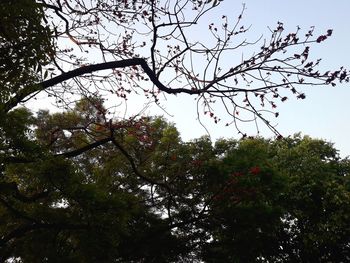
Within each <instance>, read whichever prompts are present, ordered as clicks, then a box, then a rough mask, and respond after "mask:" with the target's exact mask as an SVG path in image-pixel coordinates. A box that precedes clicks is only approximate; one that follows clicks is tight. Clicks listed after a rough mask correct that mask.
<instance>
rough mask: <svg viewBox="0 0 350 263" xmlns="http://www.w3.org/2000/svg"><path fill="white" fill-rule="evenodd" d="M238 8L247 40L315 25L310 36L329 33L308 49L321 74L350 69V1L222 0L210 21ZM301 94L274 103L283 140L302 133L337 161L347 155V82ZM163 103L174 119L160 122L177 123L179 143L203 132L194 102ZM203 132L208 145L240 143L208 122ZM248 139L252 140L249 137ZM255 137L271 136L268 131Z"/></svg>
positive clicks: (230, 130)
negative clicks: (326, 145)
mask: <svg viewBox="0 0 350 263" xmlns="http://www.w3.org/2000/svg"><path fill="white" fill-rule="evenodd" d="M243 3H245V7H246V10H245V13H244V16H243V23H244V24H245V25H251V29H250V33H249V34H250V35H252V36H254V35H255V36H256V37H259V36H260V35H261V34H265V35H267V36H268V35H269V34H270V33H269V30H268V26H269V27H271V28H273V27H274V26H275V25H276V24H277V21H280V22H283V23H284V26H285V28H286V29H290V30H291V31H293V30H295V28H296V27H297V26H300V27H301V28H302V29H305V30H307V29H308V28H309V27H310V26H315V28H316V29H315V32H317V33H319V34H324V33H325V32H326V31H327V29H333V35H332V37H331V38H329V39H328V40H327V41H325V42H323V43H322V44H319V45H317V46H314V47H312V56H313V57H314V58H322V62H321V67H320V69H324V70H326V69H334V70H335V69H338V68H339V67H340V66H344V67H345V68H348V69H350V52H349V48H348V47H349V43H350V16H349V11H350V1H348V0H336V1H328V0H307V1H303V0H285V1H280V0H264V1H259V0H246V1H244V2H242V1H239V0H230V1H229V0H225V1H223V2H221V3H220V5H219V6H218V7H217V10H216V12H214V13H212V14H211V16H213V18H214V16H221V15H228V16H233V17H236V16H237V15H238V14H239V13H240V11H241V9H242V4H243ZM321 71H322V70H321ZM303 91H304V92H305V94H306V96H307V97H306V99H305V100H296V99H293V98H290V99H289V100H288V101H287V102H286V103H283V104H279V113H280V117H279V118H278V121H277V122H276V124H277V126H276V127H277V129H278V131H279V132H280V133H281V134H282V135H283V136H288V135H293V134H294V133H298V132H301V133H302V134H303V135H310V136H312V137H315V138H320V139H325V140H326V141H329V142H332V143H334V144H335V148H336V149H338V150H339V152H340V155H341V156H342V157H346V156H348V155H350V139H349V134H350V123H349V117H350V116H349V114H350V101H349V100H350V83H346V84H342V85H337V86H336V87H328V86H325V87H320V86H318V87H304V88H303ZM167 98H168V101H167V102H166V104H167V111H168V112H170V114H172V115H173V116H169V115H166V116H165V117H166V118H167V119H168V120H170V121H172V122H174V123H175V124H176V127H177V128H178V129H179V130H180V133H181V136H182V138H183V139H184V140H190V139H193V138H197V137H199V136H201V135H205V134H206V130H205V129H204V128H203V127H202V126H201V125H200V124H199V123H198V121H195V119H196V117H197V116H196V108H195V104H194V103H193V98H191V97H185V96H178V97H176V99H173V98H169V97H167ZM204 122H205V121H204ZM205 127H206V129H207V130H208V131H209V134H210V136H211V138H212V140H213V141H215V140H216V139H218V138H221V137H226V138H240V136H239V135H238V134H237V131H236V130H234V128H233V127H228V128H227V127H224V125H214V124H213V123H212V122H205ZM252 131H253V130H252ZM250 135H254V132H252V134H250ZM260 135H262V136H264V137H272V136H273V134H272V133H271V132H263V133H261V134H260Z"/></svg>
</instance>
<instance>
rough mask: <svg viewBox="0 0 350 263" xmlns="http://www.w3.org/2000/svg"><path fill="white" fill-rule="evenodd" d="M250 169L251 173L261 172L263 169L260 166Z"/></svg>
mask: <svg viewBox="0 0 350 263" xmlns="http://www.w3.org/2000/svg"><path fill="white" fill-rule="evenodd" d="M249 171H250V173H251V174H254V175H257V174H259V173H260V172H261V169H260V167H259V166H255V167H252V168H250V170H249Z"/></svg>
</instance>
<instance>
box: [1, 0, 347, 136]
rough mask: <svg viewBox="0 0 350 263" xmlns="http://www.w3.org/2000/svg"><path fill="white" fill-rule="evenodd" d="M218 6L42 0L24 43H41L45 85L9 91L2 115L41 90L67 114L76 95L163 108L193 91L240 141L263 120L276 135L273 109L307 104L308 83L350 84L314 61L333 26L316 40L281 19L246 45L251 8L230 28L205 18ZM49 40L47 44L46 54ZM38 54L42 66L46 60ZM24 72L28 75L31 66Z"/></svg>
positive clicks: (203, 109) (202, 109)
mask: <svg viewBox="0 0 350 263" xmlns="http://www.w3.org/2000/svg"><path fill="white" fill-rule="evenodd" d="M23 3H28V1H23ZM219 4H220V1H199V0H191V1H182V0H181V1H180V0H178V1H172V2H171V3H170V2H169V1H109V0H106V1H97V0H94V1H90V2H89V3H87V2H86V1H81V0H74V1H61V0H59V1H43V0H40V1H37V3H36V6H37V8H38V9H37V10H41V11H40V12H41V15H39V16H37V18H36V19H39V20H40V19H41V21H43V23H39V24H38V21H31V20H28V22H29V23H28V24H33V25H37V27H35V26H32V27H33V28H30V30H31V32H34V33H32V34H33V38H34V35H35V38H34V41H32V40H33V39H32V38H31V37H32V36H26V35H25V34H27V33H24V38H25V39H27V40H30V41H27V40H26V41H27V42H26V43H24V44H23V43H22V44H20V43H19V44H20V45H24V46H25V47H26V48H28V49H27V50H31V48H32V47H31V46H30V45H37V46H36V47H34V49H35V50H37V48H38V47H40V48H41V50H40V52H41V53H40V52H39V53H38V54H39V55H40V56H36V58H37V59H38V65H37V68H38V69H40V70H39V72H37V73H39V76H38V77H39V79H41V81H40V80H39V81H37V82H34V83H32V84H29V85H27V84H28V83H27V82H25V81H22V85H20V87H18V88H14V89H12V90H10V91H8V93H9V94H8V95H7V97H6V98H7V99H5V100H4V102H3V105H2V107H3V111H4V112H8V111H9V110H11V109H12V108H14V107H15V106H17V105H18V104H20V103H21V102H23V101H25V100H27V99H28V98H30V97H31V96H33V95H35V94H37V93H38V92H43V91H44V92H46V93H47V94H48V95H49V96H54V97H55V98H56V100H57V102H58V103H60V104H63V105H62V106H63V107H64V106H65V107H69V105H70V102H71V101H72V100H76V98H77V96H78V98H80V97H89V96H91V97H94V96H96V95H97V94H100V96H105V97H108V96H118V97H119V98H122V99H127V98H128V97H129V94H130V93H131V94H135V93H144V95H145V97H147V98H149V99H151V100H152V101H153V102H155V103H158V102H159V96H160V94H170V95H174V94H175V95H176V94H188V95H194V96H196V100H197V105H198V114H200V113H203V114H205V115H207V116H209V117H210V118H213V120H214V122H215V123H217V122H219V121H220V119H221V118H224V117H225V119H226V120H227V123H226V122H225V123H226V124H227V125H235V126H236V128H237V129H238V131H239V132H240V133H242V134H244V131H241V130H240V126H239V123H240V121H247V120H250V121H253V122H256V123H257V124H259V123H260V124H261V122H260V121H262V122H263V123H264V125H267V126H268V127H269V128H270V129H271V130H272V131H273V132H275V133H276V134H278V131H277V130H275V128H274V127H273V125H271V124H270V120H269V119H270V117H271V115H272V116H278V115H279V114H278V112H276V111H275V108H276V107H277V104H278V103H277V101H278V100H280V101H286V100H287V99H288V96H289V95H290V94H292V95H293V94H294V95H295V96H297V97H298V98H300V99H304V98H305V94H304V93H303V92H302V90H301V89H299V88H301V87H302V86H305V85H307V86H309V85H327V84H328V85H336V82H337V81H348V80H349V78H348V72H347V70H346V69H344V68H340V69H338V70H329V71H326V72H319V71H318V70H317V67H318V65H319V63H320V60H316V61H311V60H309V54H310V52H311V45H313V44H315V45H317V44H318V43H321V42H323V41H324V40H326V39H327V38H328V37H330V36H331V35H332V30H331V29H329V30H328V31H327V32H326V33H325V34H322V35H320V36H314V34H315V32H314V28H311V29H310V30H308V31H307V32H306V34H305V35H304V36H301V35H303V34H304V33H303V32H302V30H301V29H300V28H299V27H298V28H297V29H296V31H295V32H291V33H285V32H284V26H283V24H282V23H280V22H279V23H278V24H277V26H276V28H275V29H274V30H271V36H270V38H266V39H261V41H259V40H257V41H254V43H250V42H249V41H248V40H244V37H243V35H244V33H246V32H247V30H248V29H249V28H245V27H244V25H242V18H243V13H244V9H245V7H243V10H242V13H241V14H240V15H239V16H238V18H237V20H236V21H234V22H233V24H232V25H231V23H232V21H231V19H232V18H231V17H227V16H225V15H224V16H222V17H221V18H220V19H214V21H212V22H211V23H209V24H205V23H206V22H205V17H206V15H207V14H208V13H210V12H211V10H212V9H214V8H215V7H216V6H217V5H219ZM4 8H5V9H6V8H7V7H6V5H4ZM21 10H23V9H19V11H18V12H17V11H15V12H17V13H20V12H21ZM5 11H6V10H5ZM42 12H44V13H42ZM22 13H23V12H22ZM10 19H13V18H10ZM4 22H6V23H9V22H10V21H4ZM42 24H45V27H44V26H43V25H42ZM203 24H204V27H207V28H208V33H209V34H208V37H206V38H205V40H206V41H204V40H203V41H199V40H197V39H194V38H193V37H191V35H192V34H193V32H194V30H197V29H198V28H199V27H201V28H203ZM18 26H21V25H18ZM41 27H42V28H41ZM42 29H45V31H44V32H46V33H48V34H49V36H48V34H44V35H41V36H45V37H46V40H45V39H44V40H43V39H41V38H42V37H37V35H38V34H37V33H35V32H42V31H43V30H42ZM20 32H21V31H20ZM10 37H12V36H11V35H10ZM47 37H49V39H47ZM4 39H5V40H7V38H6V37H5V38H4ZM44 42H45V43H44ZM28 43H35V44H28ZM48 43H50V44H51V46H50V45H49V47H47V44H48ZM17 44H18V43H17ZM254 44H256V45H258V48H257V50H254V51H252V53H253V55H249V54H245V55H244V58H243V59H242V60H241V59H239V60H238V61H237V63H236V64H232V60H231V61H229V62H228V61H227V59H226V58H227V57H231V56H233V57H235V54H237V52H238V51H239V50H240V49H241V48H247V46H254ZM27 45H29V46H27ZM8 49H11V47H8V46H4V48H3V50H4V51H5V52H7V50H8ZM11 50H12V49H11ZM9 54H11V52H9ZM34 54H36V53H34ZM12 55H13V56H15V54H12ZM13 56H12V57H13ZM29 57H32V56H29ZM41 57H43V58H45V59H43V61H41V60H40V59H41ZM48 59H49V60H48ZM48 61H49V62H50V63H49V64H47V63H48ZM35 63H36V62H35ZM7 64H8V63H7ZM24 64H25V63H24ZM46 64H47V66H46V67H44V68H43V66H44V65H46ZM25 65H26V66H27V67H26V68H27V69H28V70H29V69H31V68H32V67H34V66H35V65H34V64H30V63H29V64H28V63H27V64H25ZM39 65H40V67H39ZM41 69H42V70H41ZM16 70H17V69H16V68H15V71H13V73H16ZM9 74H10V73H9ZM11 84H13V83H11ZM34 84H35V85H34ZM288 93H290V94H288ZM74 95H77V96H74ZM115 99H116V100H117V98H115ZM216 102H218V103H219V102H221V107H224V108H225V109H226V111H227V114H228V117H229V118H227V116H217V114H216V112H215V107H216V106H215V103H216Z"/></svg>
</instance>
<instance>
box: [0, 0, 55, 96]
mask: <svg viewBox="0 0 350 263" xmlns="http://www.w3.org/2000/svg"><path fill="white" fill-rule="evenodd" d="M43 17H44V10H43V7H42V6H41V5H39V4H38V3H36V2H35V1H31V0H19V1H6V2H4V3H2V4H1V5H0V65H1V67H0V74H1V79H0V87H1V97H0V102H1V103H5V102H6V101H7V100H8V99H9V98H10V96H12V94H13V93H16V92H17V91H19V90H20V88H22V87H23V84H26V85H30V84H35V83H37V82H39V81H40V76H41V74H42V73H44V71H43V67H44V66H45V65H46V64H48V63H49V61H50V60H51V58H50V57H52V56H53V53H52V44H51V41H52V40H51V33H50V32H51V31H50V29H49V27H48V25H47V21H46V23H45V21H43Z"/></svg>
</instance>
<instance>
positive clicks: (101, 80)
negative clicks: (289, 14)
mask: <svg viewBox="0 0 350 263" xmlns="http://www.w3.org/2000/svg"><path fill="white" fill-rule="evenodd" d="M220 2H221V1H205V2H204V1H199V0H191V1H181V0H178V1H108V0H105V1H98V0H92V1H81V0H71V1H63V0H62V1H61V0H58V1H43V0H38V1H30V0H19V1H8V2H6V3H2V4H1V5H0V22H1V23H0V62H1V65H2V66H0V70H1V78H0V87H1V89H0V98H1V100H0V165H1V166H0V172H1V177H0V261H2V262H6V261H7V262H15V261H18V262H313V261H314V260H315V259H317V260H318V261H319V262H347V261H348V260H349V258H350V241H349V236H350V227H349V223H348V222H349V218H350V183H349V169H350V165H349V160H348V159H342V158H340V157H339V155H338V153H337V151H336V149H334V147H333V145H332V144H330V143H327V142H325V141H322V140H317V139H312V138H309V137H302V136H300V135H295V136H294V137H286V138H281V137H280V136H279V137H278V138H277V139H276V140H267V139H263V138H259V137H257V138H248V137H245V138H242V139H241V140H233V139H232V140H231V139H222V140H219V141H217V142H215V143H214V142H212V141H210V139H209V138H208V137H202V138H199V139H196V140H193V141H191V142H184V141H182V140H181V136H180V134H179V132H178V131H177V129H176V127H175V125H174V124H171V123H168V122H167V121H166V120H165V119H163V118H161V117H150V116H144V115H143V114H137V113H135V114H134V115H132V116H130V117H125V116H121V115H118V114H117V111H114V112H113V111H112V109H111V108H110V106H107V104H106V101H107V100H108V98H110V97H112V98H115V97H116V98H119V99H121V100H122V101H124V102H125V103H127V101H128V99H129V97H130V96H131V97H132V96H136V95H137V94H140V93H142V94H143V95H144V96H145V98H146V99H149V100H150V101H151V102H152V103H156V104H157V103H159V99H160V96H161V95H162V94H168V95H174V94H175V95H176V94H187V95H194V96H195V97H196V103H197V105H198V114H200V113H203V114H204V115H206V116H209V117H210V118H213V121H214V122H215V123H219V122H220V119H221V117H219V116H217V115H216V111H215V105H217V103H219V102H221V105H222V106H223V107H224V108H225V109H226V110H227V115H228V116H229V118H231V119H230V121H229V122H228V123H227V125H235V127H236V128H237V129H238V131H239V132H240V133H242V135H244V131H241V130H240V126H239V122H240V121H247V120H251V121H253V122H256V123H258V120H260V121H262V123H264V124H265V125H267V126H268V127H269V128H270V129H271V130H272V131H273V132H275V133H276V134H278V131H277V130H275V128H274V126H273V125H271V124H270V122H269V118H268V116H269V115H266V114H272V116H278V112H275V107H276V104H277V101H278V100H281V101H286V100H287V96H288V95H287V93H288V92H290V94H294V95H295V96H297V97H298V98H300V99H303V98H305V95H304V93H303V92H302V90H301V88H302V86H303V85H327V84H329V85H336V83H337V82H339V81H348V72H347V70H346V69H344V68H340V69H337V70H330V71H328V72H324V73H323V72H319V71H317V67H318V64H319V63H320V60H316V61H310V60H309V59H308V58H309V52H310V50H311V45H317V44H318V43H321V42H323V41H324V40H326V39H327V38H328V37H330V36H331V35H332V30H331V29H329V30H328V31H327V32H326V33H324V34H322V35H320V36H314V29H310V30H308V31H307V32H306V34H304V33H301V32H302V29H299V28H297V30H296V31H295V32H292V33H287V34H286V33H285V32H284V26H283V24H282V23H278V25H277V27H276V29H274V30H271V36H270V38H268V39H265V40H263V39H262V40H261V41H262V42H259V41H257V42H254V43H251V42H248V41H247V40H244V39H243V40H240V36H241V35H244V33H246V32H247V30H248V28H245V27H244V26H243V25H242V21H241V20H242V17H243V15H244V12H243V11H244V9H243V11H242V13H240V14H239V15H238V18H237V21H234V22H233V24H230V23H231V20H230V19H231V18H229V17H227V16H222V17H220V18H219V20H218V21H220V23H219V24H217V22H216V21H217V20H216V21H215V22H213V23H212V22H209V24H205V23H208V21H206V20H205V17H206V15H207V14H209V13H210V12H211V11H212V10H213V9H214V8H216V6H217V5H219V4H220ZM203 23H204V24H205V25H206V26H207V28H208V32H209V35H208V39H207V40H208V42H204V41H199V40H196V39H195V38H193V37H192V34H193V30H195V29H196V28H197V26H203ZM254 44H256V45H258V48H257V50H258V51H257V52H255V53H254V55H252V56H250V57H249V56H247V57H246V58H244V59H242V60H239V61H238V62H237V63H236V64H234V65H231V64H230V63H232V61H231V62H230V61H227V60H226V58H227V57H228V56H230V54H234V52H237V50H239V49H241V48H244V47H246V46H247V45H254ZM229 62H230V63H229ZM277 76H278V77H277ZM38 93H46V95H47V97H46V98H45V99H46V100H47V101H48V100H50V99H51V98H53V99H54V100H55V102H56V105H57V106H58V107H59V109H60V111H57V112H54V113H52V112H49V111H47V110H40V111H38V112H32V110H31V109H30V108H28V105H30V104H26V102H28V101H35V99H37V97H36V95H37V94H38ZM113 96H114V97H113ZM116 101H117V102H118V100H117V99H116ZM267 107H270V108H267ZM244 112H245V113H244ZM260 123H261V122H260Z"/></svg>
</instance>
